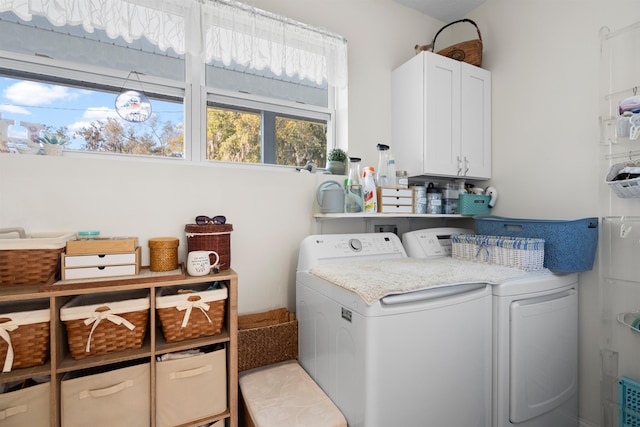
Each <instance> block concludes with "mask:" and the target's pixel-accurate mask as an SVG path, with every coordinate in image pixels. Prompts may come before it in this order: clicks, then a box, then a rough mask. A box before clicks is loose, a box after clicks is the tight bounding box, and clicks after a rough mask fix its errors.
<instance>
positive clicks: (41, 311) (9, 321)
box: [0, 300, 50, 372]
mask: <svg viewBox="0 0 640 427" xmlns="http://www.w3.org/2000/svg"><path fill="white" fill-rule="evenodd" d="M49 326H50V310H49V301H48V300H33V301H14V302H6V303H2V304H0V363H3V365H2V366H3V367H2V372H10V371H11V369H16V368H29V367H32V366H38V365H43V364H44V362H45V361H46V360H47V358H48V355H49V330H50V327H49Z"/></svg>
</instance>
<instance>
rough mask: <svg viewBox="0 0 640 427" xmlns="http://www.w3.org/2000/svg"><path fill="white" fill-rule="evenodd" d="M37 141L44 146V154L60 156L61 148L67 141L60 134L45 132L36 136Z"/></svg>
mask: <svg viewBox="0 0 640 427" xmlns="http://www.w3.org/2000/svg"><path fill="white" fill-rule="evenodd" d="M38 142H41V143H42V145H43V146H44V154H46V155H48V156H60V155H62V149H63V148H64V146H65V144H67V143H68V142H69V141H68V140H67V139H66V138H65V137H64V136H62V135H51V134H46V135H44V136H42V137H40V138H38Z"/></svg>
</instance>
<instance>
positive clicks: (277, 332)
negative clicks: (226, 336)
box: [238, 308, 298, 371]
mask: <svg viewBox="0 0 640 427" xmlns="http://www.w3.org/2000/svg"><path fill="white" fill-rule="evenodd" d="M297 358H298V321H297V320H296V318H295V314H294V313H290V312H288V311H287V309H286V308H280V309H276V310H271V311H268V312H264V313H257V314H247V315H244V316H240V317H238V371H245V370H247V369H253V368H257V367H260V366H265V365H270V364H272V363H277V362H283V361H285V360H290V359H297Z"/></svg>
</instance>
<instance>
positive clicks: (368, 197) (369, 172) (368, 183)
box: [362, 166, 378, 213]
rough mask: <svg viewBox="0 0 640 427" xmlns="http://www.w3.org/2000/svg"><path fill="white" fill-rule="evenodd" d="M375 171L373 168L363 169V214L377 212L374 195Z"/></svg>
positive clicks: (375, 195) (376, 198)
mask: <svg viewBox="0 0 640 427" xmlns="http://www.w3.org/2000/svg"><path fill="white" fill-rule="evenodd" d="M374 175H375V169H374V168H373V166H368V167H366V168H364V172H363V177H364V185H363V187H362V190H363V197H364V212H365V213H375V212H378V195H377V194H376V182H375V180H374Z"/></svg>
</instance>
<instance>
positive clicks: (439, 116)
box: [423, 53, 463, 176]
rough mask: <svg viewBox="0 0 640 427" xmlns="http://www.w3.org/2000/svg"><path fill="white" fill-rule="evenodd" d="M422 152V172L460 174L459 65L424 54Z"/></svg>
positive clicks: (431, 54) (449, 60) (433, 55)
mask: <svg viewBox="0 0 640 427" xmlns="http://www.w3.org/2000/svg"><path fill="white" fill-rule="evenodd" d="M424 61H425V64H424V67H425V73H424V77H423V78H424V79H425V81H424V88H425V91H424V105H425V107H424V108H425V110H424V126H425V130H424V133H425V141H424V144H425V150H424V159H423V160H424V168H423V173H425V174H429V175H447V176H457V175H462V172H463V171H462V170H461V166H462V158H461V153H460V134H461V133H460V124H461V123H460V102H461V98H460V89H461V88H460V71H461V67H460V62H458V61H455V60H452V59H449V58H447V57H444V56H442V55H437V54H433V53H430V54H428V55H427V54H425V55H424Z"/></svg>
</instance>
